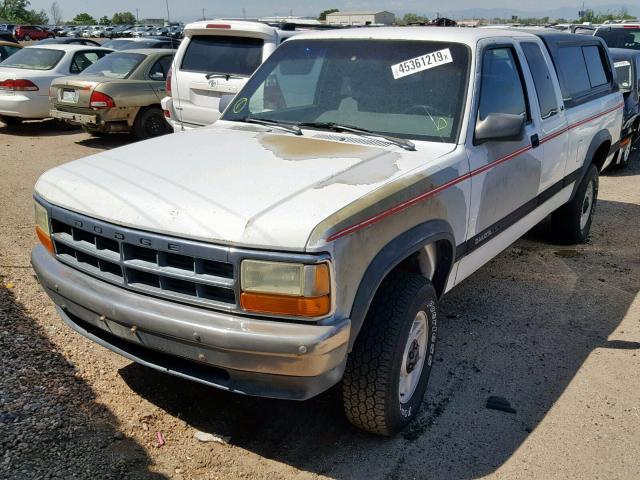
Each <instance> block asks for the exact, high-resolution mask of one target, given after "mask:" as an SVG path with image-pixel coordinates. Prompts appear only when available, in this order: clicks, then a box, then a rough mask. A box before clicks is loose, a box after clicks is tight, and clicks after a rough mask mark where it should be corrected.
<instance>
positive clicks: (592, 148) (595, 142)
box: [569, 130, 620, 201]
mask: <svg viewBox="0 0 640 480" xmlns="http://www.w3.org/2000/svg"><path fill="white" fill-rule="evenodd" d="M605 142H609V143H611V147H610V148H609V151H608V152H607V157H608V156H609V155H611V154H612V153H614V152H615V151H616V150H617V149H618V148H619V146H620V142H616V143H615V144H614V143H613V142H612V139H611V134H610V133H609V131H608V130H600V131H599V132H598V133H596V134H595V135H594V136H593V138H592V139H591V143H590V144H589V148H588V149H587V154H586V155H585V158H584V162H583V163H582V166H581V167H580V169H579V174H578V175H577V177H576V182H575V183H574V185H573V190H572V192H571V198H570V200H569V201H571V200H573V197H574V195H575V194H576V192H577V191H578V188H579V187H580V184H581V183H582V179H583V178H584V176H585V175H586V174H587V171H588V170H589V167H590V166H591V164H592V163H593V158H594V156H595V154H596V152H597V151H598V149H599V148H600V147H601V146H602V145H603V144H604V143H605ZM605 161H606V160H605Z"/></svg>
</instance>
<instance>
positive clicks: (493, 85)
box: [478, 47, 529, 121]
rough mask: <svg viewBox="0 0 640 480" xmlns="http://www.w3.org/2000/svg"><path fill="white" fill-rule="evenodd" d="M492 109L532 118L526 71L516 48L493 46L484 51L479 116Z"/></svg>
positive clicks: (493, 111) (484, 116) (482, 118)
mask: <svg viewBox="0 0 640 480" xmlns="http://www.w3.org/2000/svg"><path fill="white" fill-rule="evenodd" d="M490 113H508V114H513V115H523V116H524V117H525V119H526V120H528V119H529V109H528V105H527V97H526V92H525V89H524V84H523V81H522V74H521V73H520V67H519V65H518V63H517V59H516V54H515V51H514V50H513V48H511V47H504V48H492V49H489V50H486V51H485V52H484V55H483V58H482V73H481V84H480V106H479V108H478V120H480V121H482V120H484V119H485V118H487V116H488V115H489V114H490Z"/></svg>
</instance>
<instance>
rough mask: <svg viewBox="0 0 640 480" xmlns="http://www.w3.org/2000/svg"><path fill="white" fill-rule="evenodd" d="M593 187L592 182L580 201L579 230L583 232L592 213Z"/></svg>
mask: <svg viewBox="0 0 640 480" xmlns="http://www.w3.org/2000/svg"><path fill="white" fill-rule="evenodd" d="M595 190H596V188H595V185H594V184H593V180H592V181H591V182H589V185H587V191H586V192H585V194H584V200H583V201H582V214H581V215H580V230H584V229H585V227H586V226H587V222H588V221H589V217H590V216H591V212H592V211H593V200H594V198H595Z"/></svg>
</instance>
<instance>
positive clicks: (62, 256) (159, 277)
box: [51, 208, 238, 310]
mask: <svg viewBox="0 0 640 480" xmlns="http://www.w3.org/2000/svg"><path fill="white" fill-rule="evenodd" d="M51 237H52V240H53V243H54V247H55V251H56V256H57V258H58V259H59V260H60V261H62V262H64V263H66V264H67V265H70V266H72V267H75V268H77V269H79V270H82V271H84V272H85V273H88V274H90V275H93V276H96V277H99V278H101V279H104V280H106V281H108V282H110V283H113V284H116V285H119V286H122V287H125V288H128V289H131V290H136V291H139V292H144V293H147V294H151V295H155V296H160V297H163V298H170V299H172V300H176V301H181V302H185V303H191V304H195V305H201V306H209V307H215V308H221V309H225V310H234V309H236V307H237V301H236V287H237V282H236V276H235V273H236V271H237V270H238V269H237V268H236V267H235V265H234V263H233V262H232V261H230V260H229V249H228V248H225V247H220V246H216V245H209V244H206V243H200V242H193V241H189V240H183V239H177V238H174V237H169V236H163V235H157V234H152V233H147V232H141V231H135V230H131V229H127V228H121V227H118V226H115V225H111V224H107V223H104V222H100V221H97V220H94V219H90V218H87V217H83V216H79V215H76V214H72V213H71V212H67V211H66V210H62V209H57V208H54V209H53V211H52V219H51Z"/></svg>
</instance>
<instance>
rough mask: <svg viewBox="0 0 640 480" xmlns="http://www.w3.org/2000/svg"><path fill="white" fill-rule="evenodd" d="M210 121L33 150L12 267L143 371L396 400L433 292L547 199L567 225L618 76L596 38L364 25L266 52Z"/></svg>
mask: <svg viewBox="0 0 640 480" xmlns="http://www.w3.org/2000/svg"><path fill="white" fill-rule="evenodd" d="M224 103H226V104H227V105H228V106H227V108H226V110H225V112H224V114H223V116H222V117H221V120H220V121H218V122H217V123H216V124H214V125H212V126H210V127H206V128H203V129H198V130H192V131H189V132H183V133H176V134H174V135H170V136H165V137H161V138H158V139H153V140H149V141H146V142H141V143H136V144H133V145H129V146H126V147H122V148H118V149H115V150H110V151H107V152H103V153H100V154H97V155H93V156H90V157H87V158H84V159H81V160H77V161H74V162H71V163H67V164H65V165H62V166H60V167H57V168H54V169H52V170H50V171H48V172H46V173H45V174H43V175H42V177H41V178H40V179H39V180H38V182H37V184H36V187H35V194H34V197H35V211H36V232H37V235H38V237H39V239H40V241H41V245H39V246H37V247H36V248H35V249H34V251H33V254H32V259H31V261H32V265H33V267H34V269H35V271H36V273H37V275H38V278H39V279H40V282H41V284H42V286H43V287H44V289H45V290H46V292H47V293H48V294H49V295H50V296H51V298H52V299H53V301H54V302H55V303H56V305H57V307H58V311H59V313H60V315H61V316H62V318H63V319H64V321H65V322H66V323H67V324H68V325H69V326H70V327H71V328H73V329H74V330H76V331H77V332H79V333H80V334H82V335H84V336H86V337H88V338H90V339H92V340H94V341H95V342H97V343H99V344H101V345H103V346H105V347H107V348H109V349H111V350H113V351H115V352H117V353H119V354H121V355H124V356H125V357H127V358H130V359H131V360H134V361H136V362H140V363H142V364H144V365H147V366H149V367H151V368H155V369H158V370H161V371H165V372H168V373H171V374H174V375H178V376H181V377H184V378H189V379H192V380H195V381H198V382H202V383H205V384H208V385H212V386H215V387H217V388H222V389H226V390H230V391H233V392H238V393H243V394H248V395H260V396H266V397H275V398H285V399H298V400H302V399H306V398H309V397H312V396H314V395H317V394H319V393H320V392H322V391H324V390H326V389H328V388H329V387H331V386H333V385H335V384H337V383H338V382H342V389H343V398H344V406H345V411H346V415H347V417H348V418H349V419H350V421H352V422H353V423H354V424H355V425H357V426H359V427H361V428H363V429H365V430H368V431H370V432H374V433H377V434H382V435H391V434H393V433H395V432H397V431H398V430H400V429H401V428H403V427H404V426H405V425H407V423H408V422H409V421H410V420H411V419H412V418H414V417H415V416H416V414H417V412H418V410H419V408H420V405H421V404H422V403H423V396H424V394H425V390H426V387H427V380H428V377H429V372H430V370H431V367H432V361H433V355H434V348H435V345H436V340H437V336H438V335H437V331H438V328H440V326H441V324H442V322H441V321H440V318H439V316H438V300H439V299H440V298H441V297H442V296H443V295H444V294H445V293H446V292H447V291H449V290H450V289H451V288H453V287H454V286H455V285H457V284H459V283H460V282H461V281H462V280H464V279H465V278H466V277H467V276H468V275H470V274H471V273H473V272H474V271H475V270H477V269H478V268H480V267H481V266H482V265H483V264H485V263H487V262H488V261H489V260H490V259H492V258H493V257H494V256H496V255H497V254H498V253H499V252H500V251H502V250H503V249H505V248H506V247H507V246H508V245H509V244H511V243H512V242H514V241H515V240H517V239H518V238H519V237H520V236H521V235H523V234H524V233H525V232H526V231H527V230H529V229H530V228H532V227H533V226H534V225H536V224H537V223H539V222H540V221H541V220H543V219H544V218H545V217H547V216H549V215H551V219H552V224H553V226H554V229H555V233H556V234H557V237H558V240H559V241H562V242H568V243H577V242H583V241H585V240H586V238H587V236H588V234H589V229H590V226H591V222H592V219H593V214H594V207H595V204H596V198H597V192H598V174H599V172H600V171H601V170H602V169H603V168H605V167H606V166H607V164H608V163H609V162H610V161H611V159H612V156H613V155H614V154H615V152H616V150H617V148H618V140H619V135H620V127H621V122H622V96H621V94H620V93H619V92H618V89H617V85H616V83H615V79H614V74H613V70H612V64H611V61H610V58H609V55H608V53H607V50H606V48H605V46H604V44H603V43H602V41H601V40H600V39H599V38H597V37H588V36H580V35H575V36H574V35H569V34H555V33H540V32H536V33H535V34H533V33H527V32H523V31H506V30H491V29H484V30H474V29H456V28H376V29H354V30H340V31H329V32H318V33H309V34H303V35H299V36H296V37H295V38H292V39H290V40H289V41H287V42H286V43H284V44H283V45H282V46H281V47H280V48H278V49H277V50H276V51H275V52H274V53H273V55H272V56H270V57H269V59H268V60H267V61H266V62H265V63H264V64H263V65H262V66H261V67H260V68H259V69H258V70H257V71H256V73H255V74H254V75H253V76H252V77H251V79H250V80H249V81H248V83H247V84H246V85H245V86H244V87H243V88H242V90H241V91H240V92H239V93H238V94H237V95H236V96H235V97H234V98H233V99H230V98H227V99H226V100H225V102H224Z"/></svg>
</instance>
